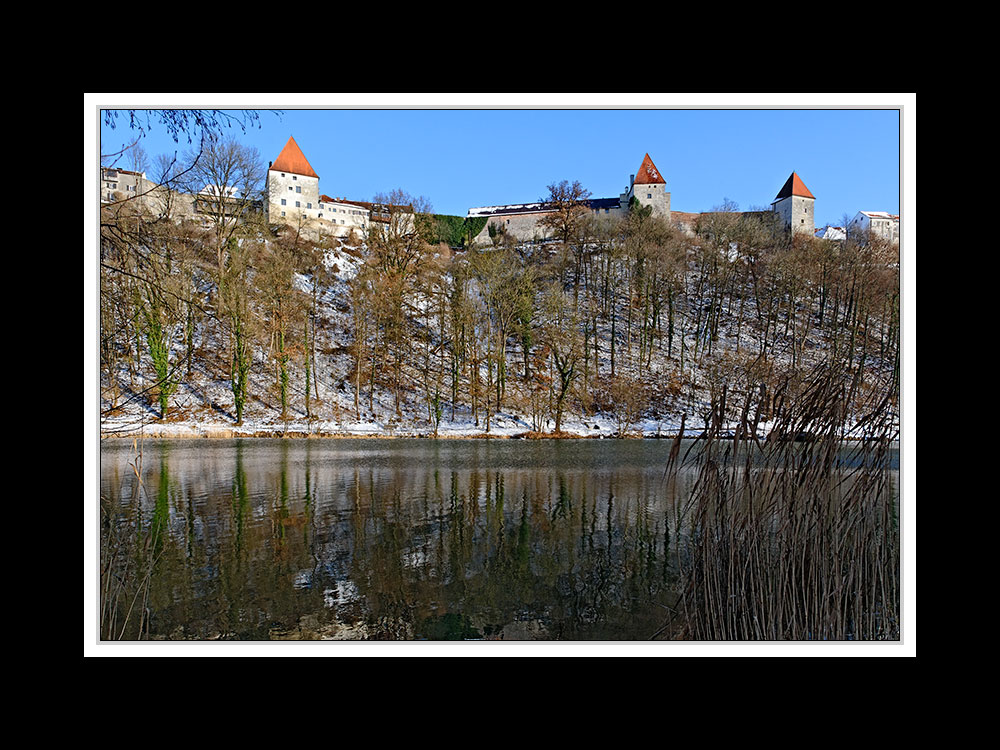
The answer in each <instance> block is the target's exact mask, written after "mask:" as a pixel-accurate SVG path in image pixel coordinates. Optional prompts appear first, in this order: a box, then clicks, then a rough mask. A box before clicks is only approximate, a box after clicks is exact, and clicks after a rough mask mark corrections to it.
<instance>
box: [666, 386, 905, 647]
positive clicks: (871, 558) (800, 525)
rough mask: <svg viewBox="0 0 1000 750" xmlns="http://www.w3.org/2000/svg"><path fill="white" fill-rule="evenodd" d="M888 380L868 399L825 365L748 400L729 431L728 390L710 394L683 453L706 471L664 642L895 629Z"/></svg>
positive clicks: (873, 634)
mask: <svg viewBox="0 0 1000 750" xmlns="http://www.w3.org/2000/svg"><path fill="white" fill-rule="evenodd" d="M884 386H885V387H884V388H876V389H872V390H871V391H869V392H868V395H864V394H861V393H859V389H858V383H857V379H852V378H851V377H850V376H849V375H847V376H845V373H844V372H843V371H840V370H837V369H836V368H832V367H821V368H819V369H817V370H816V371H814V372H813V373H812V374H811V376H810V377H809V378H807V379H806V380H805V381H804V382H803V383H802V384H801V385H800V386H799V387H798V388H796V389H794V390H795V391H796V392H795V393H794V395H793V394H791V393H782V394H781V395H780V396H779V397H777V398H776V397H775V395H774V394H768V393H767V392H766V390H765V389H764V388H761V389H760V390H759V391H758V392H757V393H754V394H751V395H750V396H748V397H747V398H746V400H745V401H744V403H743V405H742V408H741V409H739V410H737V412H736V413H738V414H739V415H740V416H739V417H738V419H737V422H736V424H737V426H736V429H735V430H728V431H724V430H723V425H724V424H725V420H726V403H725V402H726V394H725V391H723V392H722V393H721V394H719V396H718V397H717V398H714V399H713V403H712V408H713V418H712V420H711V423H710V425H709V427H708V428H707V429H706V431H705V433H704V434H703V435H702V438H703V440H702V441H700V442H699V448H700V450H698V451H697V452H696V453H695V454H694V456H693V458H692V459H691V461H693V462H697V463H698V464H700V467H699V469H698V474H697V481H696V484H695V486H694V488H693V491H692V494H691V495H690V497H689V499H688V501H687V502H688V505H687V507H686V508H684V512H683V513H682V515H683V517H684V518H685V524H686V525H687V526H688V530H687V532H688V533H686V534H684V536H683V541H682V542H681V543H680V548H679V550H678V557H679V561H678V567H679V572H680V583H681V587H680V588H681V590H680V598H679V600H678V603H677V607H676V613H677V616H676V619H675V621H674V622H673V623H672V624H671V626H670V628H669V629H668V631H667V632H670V633H671V637H674V638H682V639H691V640H704V641H720V640H741V641H742V640H769V641H771V640H774V641H777V640H883V639H890V640H897V639H898V638H899V635H900V622H899V612H900V603H899V575H900V563H899V529H898V517H897V513H896V508H895V503H894V500H893V494H894V493H893V487H892V475H891V465H890V460H891V455H892V454H891V451H892V445H893V441H894V440H895V439H897V437H898V417H897V416H896V414H897V406H896V404H897V387H896V385H895V383H886V384H884ZM768 412H770V416H771V417H772V422H773V429H772V430H771V432H770V434H769V436H768V439H766V440H761V439H760V438H759V437H758V435H757V432H758V425H759V423H760V420H761V415H762V413H763V414H766V413H768ZM751 415H753V416H751ZM685 459H687V456H685ZM689 465H690V464H689ZM675 470H676V469H675Z"/></svg>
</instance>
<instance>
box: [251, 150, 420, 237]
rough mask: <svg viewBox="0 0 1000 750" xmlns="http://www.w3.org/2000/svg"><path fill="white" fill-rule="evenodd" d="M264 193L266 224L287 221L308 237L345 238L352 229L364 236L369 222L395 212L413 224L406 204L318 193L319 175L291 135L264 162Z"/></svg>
mask: <svg viewBox="0 0 1000 750" xmlns="http://www.w3.org/2000/svg"><path fill="white" fill-rule="evenodd" d="M266 194H267V219H268V222H269V223H271V224H288V225H290V226H294V227H297V228H299V229H300V230H303V231H305V232H306V234H308V235H312V236H316V235H321V236H330V237H347V236H348V235H350V233H351V232H352V231H354V232H357V234H358V235H359V237H364V235H365V233H366V232H367V229H368V226H369V225H370V223H371V222H385V221H388V217H389V215H390V214H393V215H395V214H399V213H401V214H404V215H407V216H408V219H407V221H406V223H407V224H408V226H409V227H411V228H412V226H413V219H412V214H413V209H412V208H411V207H409V206H382V205H381V204H375V203H371V202H369V201H355V200H348V199H347V198H332V197H330V196H329V195H325V194H323V193H321V192H320V189H319V175H318V174H316V171H315V170H314V169H313V168H312V165H310V164H309V160H308V159H306V156H305V154H304V153H302V149H301V148H299V144H298V143H296V142H295V138H294V137H289V139H288V142H287V143H286V144H285V147H284V148H283V149H282V150H281V153H280V154H278V158H277V159H275V160H274V161H273V162H270V163H269V164H268V168H267V186H266Z"/></svg>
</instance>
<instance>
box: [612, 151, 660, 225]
mask: <svg viewBox="0 0 1000 750" xmlns="http://www.w3.org/2000/svg"><path fill="white" fill-rule="evenodd" d="M632 198H635V199H636V200H637V201H638V202H639V205H641V206H649V207H651V208H652V209H653V215H654V216H662V217H663V218H665V219H666V220H667V221H670V193H668V192H667V183H666V181H665V180H664V179H663V175H662V174H660V170H658V169H657V168H656V165H655V164H653V160H652V159H650V158H649V154H646V156H645V157H644V158H643V160H642V164H640V165H639V172H638V174H636V175H634V176H633V178H632V184H631V185H629V191H628V197H627V198H626V200H625V206H623V208H626V209H627V208H628V204H629V203H630V202H631V200H632Z"/></svg>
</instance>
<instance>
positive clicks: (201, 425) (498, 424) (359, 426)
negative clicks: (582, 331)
mask: <svg viewBox="0 0 1000 750" xmlns="http://www.w3.org/2000/svg"><path fill="white" fill-rule="evenodd" d="M679 429H680V421H679V420H678V421H677V423H676V424H675V423H674V422H673V421H666V420H664V421H653V420H647V421H644V422H643V423H642V424H640V425H637V426H636V428H635V429H634V430H631V431H629V432H627V433H626V434H625V435H622V434H621V433H620V431H619V429H618V426H617V425H615V424H614V423H612V421H611V420H609V419H607V418H602V417H593V418H591V419H587V420H573V421H571V422H570V423H569V424H565V425H563V429H562V430H561V431H560V432H558V433H556V432H554V431H547V430H541V431H539V430H534V429H533V428H532V426H531V425H530V424H528V423H526V422H524V421H523V420H520V419H516V418H512V417H507V418H503V417H501V419H499V420H496V421H494V422H493V423H492V424H491V425H490V429H489V431H487V430H486V429H485V425H483V424H478V425H477V424H475V423H472V422H442V423H441V425H439V427H438V430H437V432H436V433H435V430H434V428H433V426H432V425H430V424H429V423H423V424H421V423H411V424H395V423H391V422H389V423H385V422H337V421H324V420H312V421H302V420H300V421H288V422H267V421H262V420H260V421H258V420H254V421H249V420H248V421H246V422H244V424H243V425H240V426H237V425H233V424H227V423H224V422H193V421H188V420H184V421H170V420H168V421H165V422H164V421H159V420H135V419H129V418H118V419H115V418H111V419H107V420H104V421H103V422H102V423H101V439H102V440H104V439H110V438H129V439H131V438H134V437H139V436H142V437H147V438H163V439H184V438H192V439H211V438H217V439H234V438H298V439H356V438H378V439H393V438H429V439H446V440H483V439H494V440H518V439H520V440H537V439H546V440H549V439H576V440H579V439H623V438H624V439H635V438H654V439H655V438H674V437H676V435H677V434H678V432H679ZM699 429H700V428H699V427H698V426H691V425H690V423H688V425H687V426H686V427H685V434H692V436H693V435H696V434H697V432H698V431H699Z"/></svg>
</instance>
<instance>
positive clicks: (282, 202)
mask: <svg viewBox="0 0 1000 750" xmlns="http://www.w3.org/2000/svg"><path fill="white" fill-rule="evenodd" d="M287 204H288V201H286V200H285V199H284V198H282V199H281V205H282V206H285V205H287Z"/></svg>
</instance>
